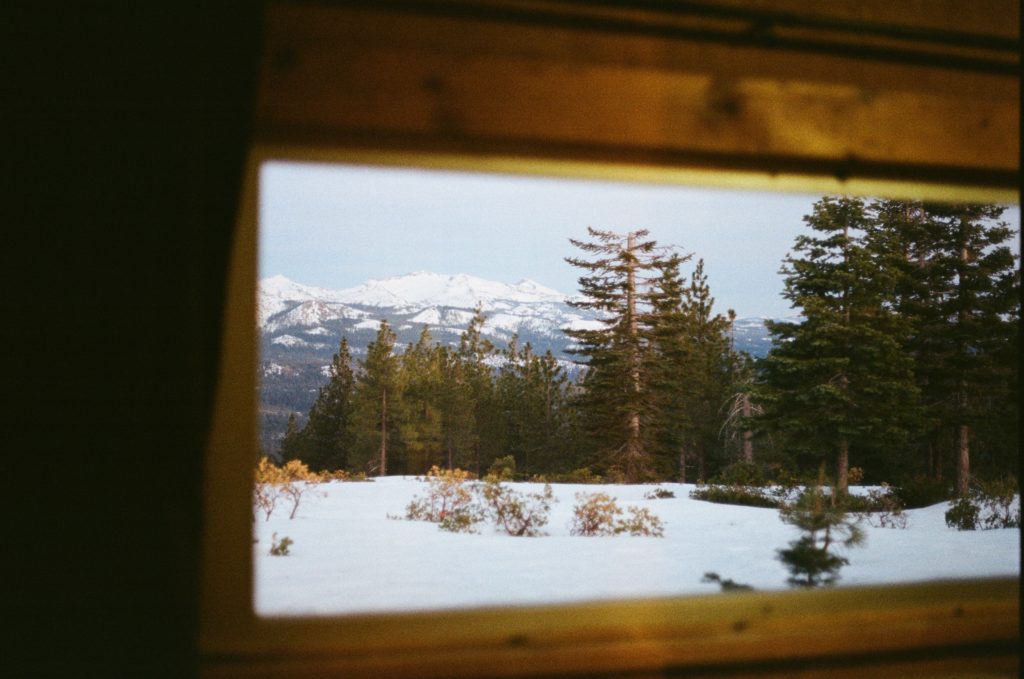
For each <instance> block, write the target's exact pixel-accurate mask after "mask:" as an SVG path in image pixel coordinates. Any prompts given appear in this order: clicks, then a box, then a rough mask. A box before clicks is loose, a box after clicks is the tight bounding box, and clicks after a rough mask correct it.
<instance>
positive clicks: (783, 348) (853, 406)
mask: <svg viewBox="0 0 1024 679" xmlns="http://www.w3.org/2000/svg"><path fill="white" fill-rule="evenodd" d="M804 221H805V222H806V224H807V225H808V227H810V228H811V229H812V230H813V231H814V232H815V235H801V236H798V237H797V239H796V243H795V245H794V248H793V250H794V253H793V254H791V255H789V256H787V258H786V261H785V262H784V265H783V269H782V272H783V274H784V275H785V293H784V296H785V297H786V298H787V299H788V300H790V302H792V305H793V307H794V308H796V309H799V310H800V311H801V312H802V314H803V316H804V320H803V321H802V322H800V323H782V322H779V323H771V322H770V323H768V328H769V330H770V332H771V334H772V339H773V347H772V350H771V352H770V353H769V354H768V356H767V357H766V358H765V360H764V361H763V371H764V373H763V374H764V384H762V385H760V388H759V389H758V393H757V398H758V400H759V401H760V402H761V403H762V404H763V405H764V407H765V410H766V413H765V417H764V420H765V421H766V422H768V423H769V424H770V426H771V427H772V428H774V429H776V430H779V431H781V432H785V433H787V434H789V435H790V438H789V442H790V445H791V446H792V447H795V448H803V452H804V453H806V454H809V455H810V456H811V457H812V458H813V459H814V461H815V462H817V461H819V460H822V459H824V457H825V452H826V451H829V450H831V451H832V454H833V455H834V456H835V457H834V459H835V469H836V477H835V478H836V487H837V489H838V491H839V492H845V490H846V486H847V472H848V468H849V464H850V463H849V455H850V450H851V446H870V445H878V444H880V443H882V442H893V441H896V442H899V441H901V440H903V439H905V438H906V437H907V436H908V434H909V432H910V431H911V430H912V429H913V428H914V427H915V426H916V425H917V418H918V416H919V413H918V410H917V407H916V404H917V397H918V392H917V388H916V386H915V384H914V381H913V372H912V363H911V360H910V357H909V356H908V355H907V353H906V352H905V351H904V348H903V347H904V342H905V339H906V333H907V326H906V324H905V323H903V322H902V321H901V319H900V318H899V317H898V316H897V315H896V314H895V313H894V312H893V310H892V302H893V300H892V289H893V285H892V281H891V279H890V278H889V275H890V274H889V273H887V272H886V271H885V270H884V269H881V270H880V269H879V267H878V266H877V262H876V261H874V259H873V258H872V252H871V250H870V249H869V248H866V247H865V246H864V245H863V243H862V242H861V241H860V238H861V236H862V233H863V230H864V229H865V226H866V222H867V221H868V218H867V216H866V214H865V209H864V203H863V201H861V200H859V199H852V198H828V197H826V198H823V199H822V200H820V201H819V202H818V203H816V204H815V205H814V208H813V212H812V214H810V215H808V216H806V217H805V218H804Z"/></svg>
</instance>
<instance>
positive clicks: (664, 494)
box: [644, 488, 676, 500]
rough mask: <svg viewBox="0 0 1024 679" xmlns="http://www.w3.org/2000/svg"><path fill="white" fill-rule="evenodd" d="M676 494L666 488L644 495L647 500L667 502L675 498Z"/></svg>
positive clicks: (650, 491) (656, 489)
mask: <svg viewBox="0 0 1024 679" xmlns="http://www.w3.org/2000/svg"><path fill="white" fill-rule="evenodd" d="M675 496H676V494H675V493H673V492H672V491H671V490H668V489H666V488H655V489H654V490H649V491H647V492H646V493H644V499H645V500H667V499H669V498H673V497H675Z"/></svg>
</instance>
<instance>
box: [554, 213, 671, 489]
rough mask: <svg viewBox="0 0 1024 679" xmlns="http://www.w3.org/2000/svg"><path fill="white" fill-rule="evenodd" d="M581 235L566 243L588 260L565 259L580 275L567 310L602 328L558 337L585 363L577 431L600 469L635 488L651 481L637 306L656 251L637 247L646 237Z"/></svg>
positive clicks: (644, 342) (651, 245)
mask: <svg viewBox="0 0 1024 679" xmlns="http://www.w3.org/2000/svg"><path fill="white" fill-rule="evenodd" d="M587 231H588V233H589V235H590V237H591V239H592V240H591V241H589V242H587V241H578V240H575V239H570V242H571V243H572V244H573V245H574V246H576V247H577V248H579V249H580V250H582V251H583V252H584V253H586V254H588V255H591V256H592V257H593V259H581V258H576V257H567V258H566V261H567V262H568V263H569V264H571V265H573V266H575V267H578V268H580V269H582V270H583V272H584V273H583V275H582V276H580V278H579V284H580V293H581V294H582V298H581V299H579V300H576V301H572V302H570V304H572V305H573V306H576V307H577V308H581V309H588V310H593V311H597V312H598V314H599V315H600V316H601V318H602V323H603V325H604V327H603V328H600V329H597V330H567V331H566V334H568V335H569V336H570V337H571V338H572V339H574V340H575V342H576V348H575V349H574V350H573V352H574V353H575V354H577V355H580V356H585V357H586V358H587V360H586V367H587V372H586V376H585V378H584V383H583V386H584V389H583V393H582V400H581V402H580V407H581V408H583V409H584V411H585V412H586V420H585V423H584V426H585V427H586V429H587V430H588V432H587V433H588V434H589V438H590V440H591V441H592V442H593V443H594V444H595V445H598V446H600V448H601V450H602V452H603V453H604V456H605V459H606V462H607V463H609V464H610V465H611V466H612V467H617V468H618V469H620V470H621V472H622V474H623V475H624V478H625V480H627V481H629V482H637V481H642V480H645V479H648V478H651V477H652V476H653V475H654V460H653V454H652V453H653V451H652V439H653V434H654V432H652V431H648V430H647V428H645V426H644V420H645V419H646V418H648V417H649V411H650V409H651V402H650V399H651V392H650V391H649V389H648V386H649V385H648V384H647V375H645V373H644V369H645V363H646V361H645V354H646V351H647V349H648V335H649V333H648V328H647V327H645V320H644V308H643V305H644V291H645V287H646V286H647V285H648V283H649V278H650V273H651V272H652V271H654V269H655V267H656V263H657V255H658V247H657V243H656V242H655V241H653V240H645V238H646V237H647V235H648V231H646V230H639V231H631V232H629V233H626V234H618V233H614V232H611V231H600V230H597V229H593V228H588V229H587Z"/></svg>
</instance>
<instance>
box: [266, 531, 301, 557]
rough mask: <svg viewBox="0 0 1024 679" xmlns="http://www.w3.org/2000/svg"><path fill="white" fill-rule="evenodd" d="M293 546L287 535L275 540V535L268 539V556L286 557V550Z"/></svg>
mask: <svg viewBox="0 0 1024 679" xmlns="http://www.w3.org/2000/svg"><path fill="white" fill-rule="evenodd" d="M293 544H295V543H294V542H293V541H292V539H291V538H290V537H288V536H287V535H286V536H284V537H283V538H281V539H280V540H278V539H277V533H274V535H273V536H271V538H270V556H288V553H289V552H288V548H289V547H290V546H291V545H293Z"/></svg>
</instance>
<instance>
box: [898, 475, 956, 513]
mask: <svg viewBox="0 0 1024 679" xmlns="http://www.w3.org/2000/svg"><path fill="white" fill-rule="evenodd" d="M893 493H894V494H895V495H896V497H897V498H899V500H900V502H901V503H903V507H904V509H918V508H920V507H930V506H931V505H935V504H938V503H940V502H944V501H946V500H948V499H950V498H951V497H952V496H953V491H952V487H951V486H950V485H949V484H948V483H946V482H945V481H937V480H936V479H932V478H929V477H927V476H916V477H914V478H912V479H907V480H905V481H903V482H902V483H900V484H899V485H896V486H894V487H893Z"/></svg>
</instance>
